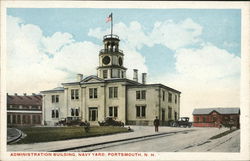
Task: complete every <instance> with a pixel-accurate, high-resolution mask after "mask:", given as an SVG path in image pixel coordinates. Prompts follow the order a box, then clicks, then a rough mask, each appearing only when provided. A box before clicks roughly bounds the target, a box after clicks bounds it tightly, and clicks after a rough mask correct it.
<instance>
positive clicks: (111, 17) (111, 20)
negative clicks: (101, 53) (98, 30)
mask: <svg viewBox="0 0 250 161" xmlns="http://www.w3.org/2000/svg"><path fill="white" fill-rule="evenodd" d="M112 35H113V13H111V37H112Z"/></svg>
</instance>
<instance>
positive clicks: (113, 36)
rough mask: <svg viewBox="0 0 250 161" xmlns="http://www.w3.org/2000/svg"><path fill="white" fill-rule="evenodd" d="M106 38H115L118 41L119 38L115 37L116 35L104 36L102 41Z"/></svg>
mask: <svg viewBox="0 0 250 161" xmlns="http://www.w3.org/2000/svg"><path fill="white" fill-rule="evenodd" d="M107 38H116V39H119V36H117V35H113V34H112V35H111V34H110V35H105V36H103V39H107Z"/></svg>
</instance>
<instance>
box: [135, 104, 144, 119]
mask: <svg viewBox="0 0 250 161" xmlns="http://www.w3.org/2000/svg"><path fill="white" fill-rule="evenodd" d="M136 117H146V106H145V105H143V106H136Z"/></svg>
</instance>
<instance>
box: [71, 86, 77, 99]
mask: <svg viewBox="0 0 250 161" xmlns="http://www.w3.org/2000/svg"><path fill="white" fill-rule="evenodd" d="M71 99H72V100H74V99H76V100H78V99H79V90H78V89H71Z"/></svg>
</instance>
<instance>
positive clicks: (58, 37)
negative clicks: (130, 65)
mask: <svg viewBox="0 0 250 161" xmlns="http://www.w3.org/2000/svg"><path fill="white" fill-rule="evenodd" d="M72 38H73V36H72V35H71V34H69V33H61V32H56V33H54V34H53V35H52V36H51V37H43V38H42V40H41V43H42V44H43V45H44V46H43V47H44V49H45V51H44V52H47V53H48V54H54V53H55V52H58V51H59V50H60V49H61V48H62V46H64V45H70V44H71V43H73V42H74V40H73V39H72Z"/></svg>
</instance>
